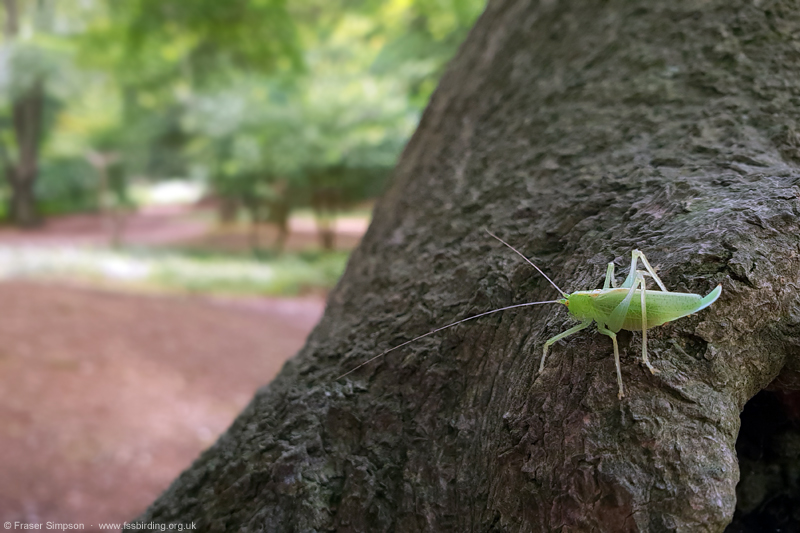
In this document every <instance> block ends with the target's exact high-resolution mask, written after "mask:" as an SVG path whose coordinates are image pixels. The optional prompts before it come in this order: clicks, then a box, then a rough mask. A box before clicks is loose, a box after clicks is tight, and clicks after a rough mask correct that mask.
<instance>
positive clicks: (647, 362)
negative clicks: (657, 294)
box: [640, 274, 658, 374]
mask: <svg viewBox="0 0 800 533" xmlns="http://www.w3.org/2000/svg"><path fill="white" fill-rule="evenodd" d="M640 279H641V282H640V286H641V289H642V290H641V291H640V292H641V295H642V362H643V363H644V364H645V366H647V368H648V369H649V370H650V373H651V374H655V373H656V372H658V371H657V370H656V369H655V368H653V365H651V364H650V360H649V359H648V358H647V303H646V298H645V294H646V293H645V284H644V275H642V274H640Z"/></svg>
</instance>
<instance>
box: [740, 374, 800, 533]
mask: <svg viewBox="0 0 800 533" xmlns="http://www.w3.org/2000/svg"><path fill="white" fill-rule="evenodd" d="M776 386H778V387H779V386H780V383H779V381H778V380H776V382H774V383H773V384H772V385H771V386H770V389H773V390H763V391H761V392H759V393H758V394H756V395H755V396H754V397H753V398H752V399H751V400H750V401H749V402H747V404H746V405H745V406H744V411H742V414H741V419H742V427H741V429H740V430H739V437H738V438H737V439H736V455H737V456H738V459H739V469H740V472H741V477H740V479H739V484H738V485H737V486H736V513H735V514H734V516H733V522H731V524H730V525H729V526H728V527H727V528H726V529H725V532H726V533H766V532H779V531H780V532H781V533H795V532H797V533H800V391H796V390H780V389H778V390H774V388H776Z"/></svg>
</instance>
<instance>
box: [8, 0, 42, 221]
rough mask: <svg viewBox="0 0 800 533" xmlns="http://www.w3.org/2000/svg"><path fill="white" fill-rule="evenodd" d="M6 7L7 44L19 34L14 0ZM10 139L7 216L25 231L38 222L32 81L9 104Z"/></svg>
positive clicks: (37, 93) (38, 85) (37, 132)
mask: <svg viewBox="0 0 800 533" xmlns="http://www.w3.org/2000/svg"><path fill="white" fill-rule="evenodd" d="M3 3H4V5H5V8H6V25H5V36H6V39H7V40H9V41H11V40H13V39H14V38H16V36H17V33H18V31H19V20H18V17H19V12H18V9H17V3H16V1H15V0H4V2H3ZM11 107H12V110H11V114H12V119H13V125H14V137H15V140H16V145H17V156H16V158H15V159H16V164H13V163H10V164H8V165H7V166H6V179H7V180H8V183H9V186H10V189H11V196H10V197H9V200H8V217H9V219H10V220H11V221H12V222H13V223H14V224H15V225H17V226H20V227H24V228H29V227H33V226H35V225H37V224H38V223H39V222H40V219H39V213H38V210H37V207H36V195H35V191H34V186H35V184H36V176H37V174H38V171H39V169H38V167H39V145H40V141H41V135H42V110H43V108H44V83H43V81H42V80H41V79H40V80H36V81H35V82H34V83H33V84H32V85H31V86H30V87H29V88H27V89H26V90H25V92H24V93H23V94H21V95H19V96H17V97H16V98H15V99H14V101H13V103H12V106H11Z"/></svg>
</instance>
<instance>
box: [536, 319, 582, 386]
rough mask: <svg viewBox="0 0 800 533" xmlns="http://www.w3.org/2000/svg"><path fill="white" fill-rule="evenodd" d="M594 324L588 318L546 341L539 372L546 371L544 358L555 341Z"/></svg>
mask: <svg viewBox="0 0 800 533" xmlns="http://www.w3.org/2000/svg"><path fill="white" fill-rule="evenodd" d="M591 324H592V321H591V320H586V321H585V322H581V323H580V324H578V325H577V326H573V327H571V328H569V329H568V330H567V331H565V332H563V333H559V334H558V335H556V336H555V337H551V338H549V339H547V340H546V341H545V342H544V348H543V349H542V362H541V363H540V364H539V374H541V373H542V372H543V371H544V360H545V358H547V349H548V348H549V347H550V346H552V345H553V344H554V343H556V342H558V341H560V340H561V339H563V338H564V337H568V336H570V335H572V334H573V333H577V332H579V331H580V330H582V329H586V328H588V327H589V326H590V325H591Z"/></svg>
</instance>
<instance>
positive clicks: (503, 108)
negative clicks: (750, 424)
mask: <svg viewBox="0 0 800 533" xmlns="http://www.w3.org/2000/svg"><path fill="white" fill-rule="evenodd" d="M797 35H800V4H797V3H794V2H780V1H767V0H765V1H763V2H757V1H755V2H754V1H752V0H747V1H744V0H707V1H703V2H700V1H693V0H677V1H674V2H663V1H656V0H637V1H631V0H610V1H607V2H594V1H589V0H571V1H570V0H565V1H562V2H553V1H551V0H547V1H545V0H542V1H540V2H530V1H526V0H496V1H492V2H490V3H489V6H488V8H487V10H486V12H485V13H484V15H483V16H482V17H481V19H480V20H479V22H478V23H477V25H476V27H475V28H474V29H473V31H472V32H471V34H470V36H469V38H468V40H467V42H466V43H465V44H464V46H463V47H462V49H461V51H460V53H459V55H458V56H457V58H456V59H455V60H454V61H453V63H452V64H451V65H450V68H449V70H448V72H447V73H446V75H445V76H444V78H443V80H442V82H441V84H440V87H439V88H438V90H437V91H436V94H435V95H434V97H433V99H432V101H431V104H430V105H429V107H428V109H427V111H426V113H425V115H424V117H423V119H422V122H421V124H420V126H419V128H418V131H417V132H416V134H415V135H414V137H413V138H412V140H411V141H410V143H409V145H408V147H407V148H406V150H405V152H404V154H403V156H402V158H401V161H400V163H399V165H398V167H397V169H396V172H395V175H394V179H393V182H392V186H391V188H390V189H389V190H388V191H387V193H386V194H385V196H384V198H383V199H382V200H381V201H380V202H379V204H378V206H377V207H376V209H375V218H374V221H373V223H372V225H371V227H370V229H369V231H368V232H367V235H366V236H365V237H364V240H363V242H362V243H361V245H360V246H359V248H358V249H357V250H356V251H355V253H354V254H353V257H352V259H351V261H350V264H349V266H348V268H347V271H346V273H345V275H344V277H343V278H342V280H341V281H340V283H339V285H338V286H337V287H336V289H335V290H334V291H333V292H332V293H331V295H330V297H329V300H328V307H327V310H326V313H325V316H324V318H323V319H322V321H321V322H320V324H319V325H318V326H317V328H316V329H315V330H314V332H313V333H312V334H311V336H310V337H309V339H308V342H307V344H306V346H305V347H304V348H303V349H302V350H301V352H300V353H299V354H298V355H297V356H296V357H295V358H294V359H293V360H291V361H289V362H288V363H287V364H286V365H285V367H284V368H283V371H282V372H281V374H280V375H279V376H278V377H277V378H276V379H275V380H274V381H273V382H272V383H271V384H269V385H268V386H266V387H264V388H263V389H261V390H260V391H259V392H258V394H257V395H256V397H255V398H254V399H253V401H252V402H251V404H250V405H249V406H248V407H247V409H246V410H245V411H244V412H243V413H242V414H241V415H240V416H239V418H238V419H237V420H236V422H235V423H234V424H233V425H232V426H231V428H230V429H229V430H228V431H227V433H226V434H225V435H223V436H222V437H221V438H220V439H219V441H218V442H217V443H216V444H215V445H214V446H212V447H211V448H210V449H209V450H207V451H206V452H205V453H203V454H202V455H201V457H200V458H199V459H198V460H197V461H196V462H195V463H194V464H193V465H192V467H191V468H190V469H188V470H187V471H186V472H184V473H183V474H182V475H181V476H180V477H179V478H178V479H177V480H176V481H175V482H174V483H173V485H172V486H171V487H170V488H169V489H168V490H167V491H166V492H165V493H164V494H163V495H162V496H161V497H160V498H159V499H158V500H157V501H156V502H155V503H154V504H153V505H152V506H151V507H150V508H149V509H148V510H147V512H146V513H145V514H144V515H143V516H142V517H141V518H140V519H141V520H145V521H151V520H154V521H158V522H187V521H189V522H190V521H195V522H196V523H197V524H198V527H200V528H201V529H202V530H204V531H238V530H241V531H312V530H313V531H334V530H335V531H421V530H424V531H615V532H616V531H643V532H660V531H692V532H696V531H722V530H723V529H724V528H725V526H726V524H728V523H729V522H730V520H731V518H732V516H733V513H734V509H735V507H736V503H737V498H736V490H735V489H736V484H737V481H738V478H739V467H738V463H737V456H736V450H735V443H736V438H737V433H738V431H739V427H740V418H739V413H740V412H741V410H742V408H743V406H744V405H745V403H746V402H747V401H748V399H749V398H751V397H752V396H753V395H754V394H756V392H758V391H759V390H761V389H764V388H765V387H766V386H767V385H768V384H770V383H771V382H773V380H774V379H775V378H776V376H778V374H779V373H780V372H781V370H782V369H784V375H783V376H782V379H781V380H779V381H777V382H775V383H777V384H778V385H775V384H773V387H774V386H780V387H783V388H784V390H788V389H797V388H798V387H797V384H798V383H800V381H798V380H792V379H788V378H786V376H787V375H789V374H791V370H792V369H800V342H799V341H798V338H800V305H798V291H799V290H800V289H798V282H797V280H798V279H800V260H798V254H800V223H798V215H800V189H799V188H798V186H799V185H800V170H798V162H800V150H799V149H798V146H800V134H798V131H799V130H798V128H800V126H798V119H800V108H799V107H798V106H797V105H796V101H797V92H798V89H797V88H798V87H800V55H798V52H797V50H798V40H797V37H796V36H797ZM483 228H489V229H491V230H492V231H493V232H496V233H497V234H499V235H500V236H502V237H504V238H505V239H507V240H508V241H509V242H510V243H512V244H514V245H516V246H518V247H519V248H520V250H521V251H522V252H523V253H524V254H526V255H527V256H529V257H531V258H533V260H534V261H535V262H536V263H537V264H538V265H540V266H541V267H542V268H543V269H544V270H545V271H547V272H549V273H550V274H551V275H552V277H553V279H554V281H555V282H556V283H557V284H558V285H559V286H561V287H562V288H563V289H566V290H569V291H573V290H585V289H593V288H599V287H600V286H602V279H603V275H604V273H605V269H606V263H607V262H608V261H611V260H613V261H615V262H616V264H617V266H618V267H620V268H621V270H622V271H623V272H621V273H620V274H619V276H620V278H621V277H622V275H624V270H625V266H627V264H629V261H630V253H631V249H633V248H638V249H641V250H643V251H644V252H645V253H646V254H647V257H648V258H649V259H650V261H651V263H653V264H654V265H657V268H658V272H659V275H660V276H661V278H662V279H663V280H664V282H665V284H666V286H667V287H668V288H669V289H670V290H674V291H681V292H692V293H698V294H706V293H708V292H709V291H710V290H711V289H713V288H714V286H716V285H717V284H718V283H721V284H722V286H723V292H722V297H721V298H720V300H719V301H718V302H716V303H715V304H714V305H713V306H711V307H710V308H709V309H706V310H704V311H702V312H700V313H697V314H695V315H692V316H689V317H687V318H682V319H680V320H676V321H675V322H673V323H670V324H667V325H664V326H661V327H658V328H655V329H652V330H650V332H649V333H650V334H649V340H648V347H649V351H650V354H651V359H652V360H653V364H654V366H655V367H656V368H657V369H658V370H659V373H658V374H656V375H651V374H650V373H649V372H646V371H645V369H643V367H641V366H640V363H639V354H640V349H641V348H640V346H641V344H640V341H641V336H640V334H637V333H633V334H620V348H621V352H622V367H623V380H624V383H625V387H626V394H627V395H626V397H625V398H624V399H623V400H621V401H620V400H618V399H617V394H616V392H617V391H616V380H615V371H614V361H613V357H612V355H611V354H612V351H611V350H612V347H611V342H610V341H609V339H608V337H605V336H603V335H600V334H598V333H597V332H596V331H594V329H587V330H584V331H583V332H581V333H578V334H576V335H574V336H572V337H570V338H568V339H566V340H564V341H561V342H559V343H557V344H556V345H554V346H553V349H552V350H551V355H550V358H549V360H548V363H547V365H546V367H545V370H544V373H543V374H542V375H539V376H537V373H536V369H537V366H538V362H539V357H540V354H541V348H542V343H543V342H544V340H545V339H547V338H549V337H552V336H553V335H555V334H557V333H559V332H561V331H564V330H565V329H567V327H569V325H571V324H574V322H573V321H571V320H570V319H569V318H568V316H567V314H566V313H565V311H564V309H563V307H561V306H539V307H532V308H528V309H517V310H509V311H505V312H502V313H497V314H494V315H491V316H488V317H486V318H481V319H478V320H475V321H472V322H469V323H467V324H464V325H463V326H459V327H457V328H452V329H448V330H447V331H443V332H441V333H439V334H436V335H432V336H430V337H427V338H425V339H423V340H420V341H418V342H416V343H414V344H411V345H409V346H407V347H404V348H402V349H400V350H397V351H394V352H392V353H391V354H388V355H387V356H385V357H383V358H381V359H379V360H377V361H375V362H373V363H371V364H369V365H367V366H365V367H363V368H361V369H360V370H358V371H357V372H355V373H353V374H351V375H349V376H347V377H346V378H343V379H341V380H336V377H337V376H338V375H340V374H342V373H343V372H345V371H346V370H348V369H350V368H352V367H354V366H355V365H357V364H358V363H360V362H362V361H365V360H367V359H368V358H370V357H371V356H373V355H375V354H377V353H380V352H381V351H383V350H385V349H387V348H389V347H391V346H393V345H396V344H399V343H401V342H403V341H406V340H408V339H410V338H412V337H414V336H416V335H420V334H422V333H425V332H426V331H429V330H431V329H433V328H434V327H437V326H441V325H443V324H447V323H449V322H452V321H455V320H457V319H459V318H462V317H465V316H469V315H471V314H476V313H479V312H481V311H486V310H489V309H494V308H498V307H502V306H507V305H510V304H514V303H519V302H526V301H537V300H550V299H553V298H554V297H557V295H556V293H555V291H554V290H553V288H552V287H551V286H550V285H549V284H548V283H547V282H546V281H545V280H543V279H542V277H541V276H539V275H538V274H537V273H536V272H534V271H533V270H532V269H531V268H530V267H529V266H528V265H526V264H524V263H523V262H522V261H521V260H520V259H519V258H518V257H517V256H515V255H514V254H513V253H510V252H509V251H508V250H507V249H504V248H503V247H501V246H499V245H498V244H497V243H496V242H494V241H493V240H492V239H491V238H489V237H488V236H487V235H486V233H485V232H484V231H483ZM792 384H794V385H792ZM787 394H788V393H787Z"/></svg>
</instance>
